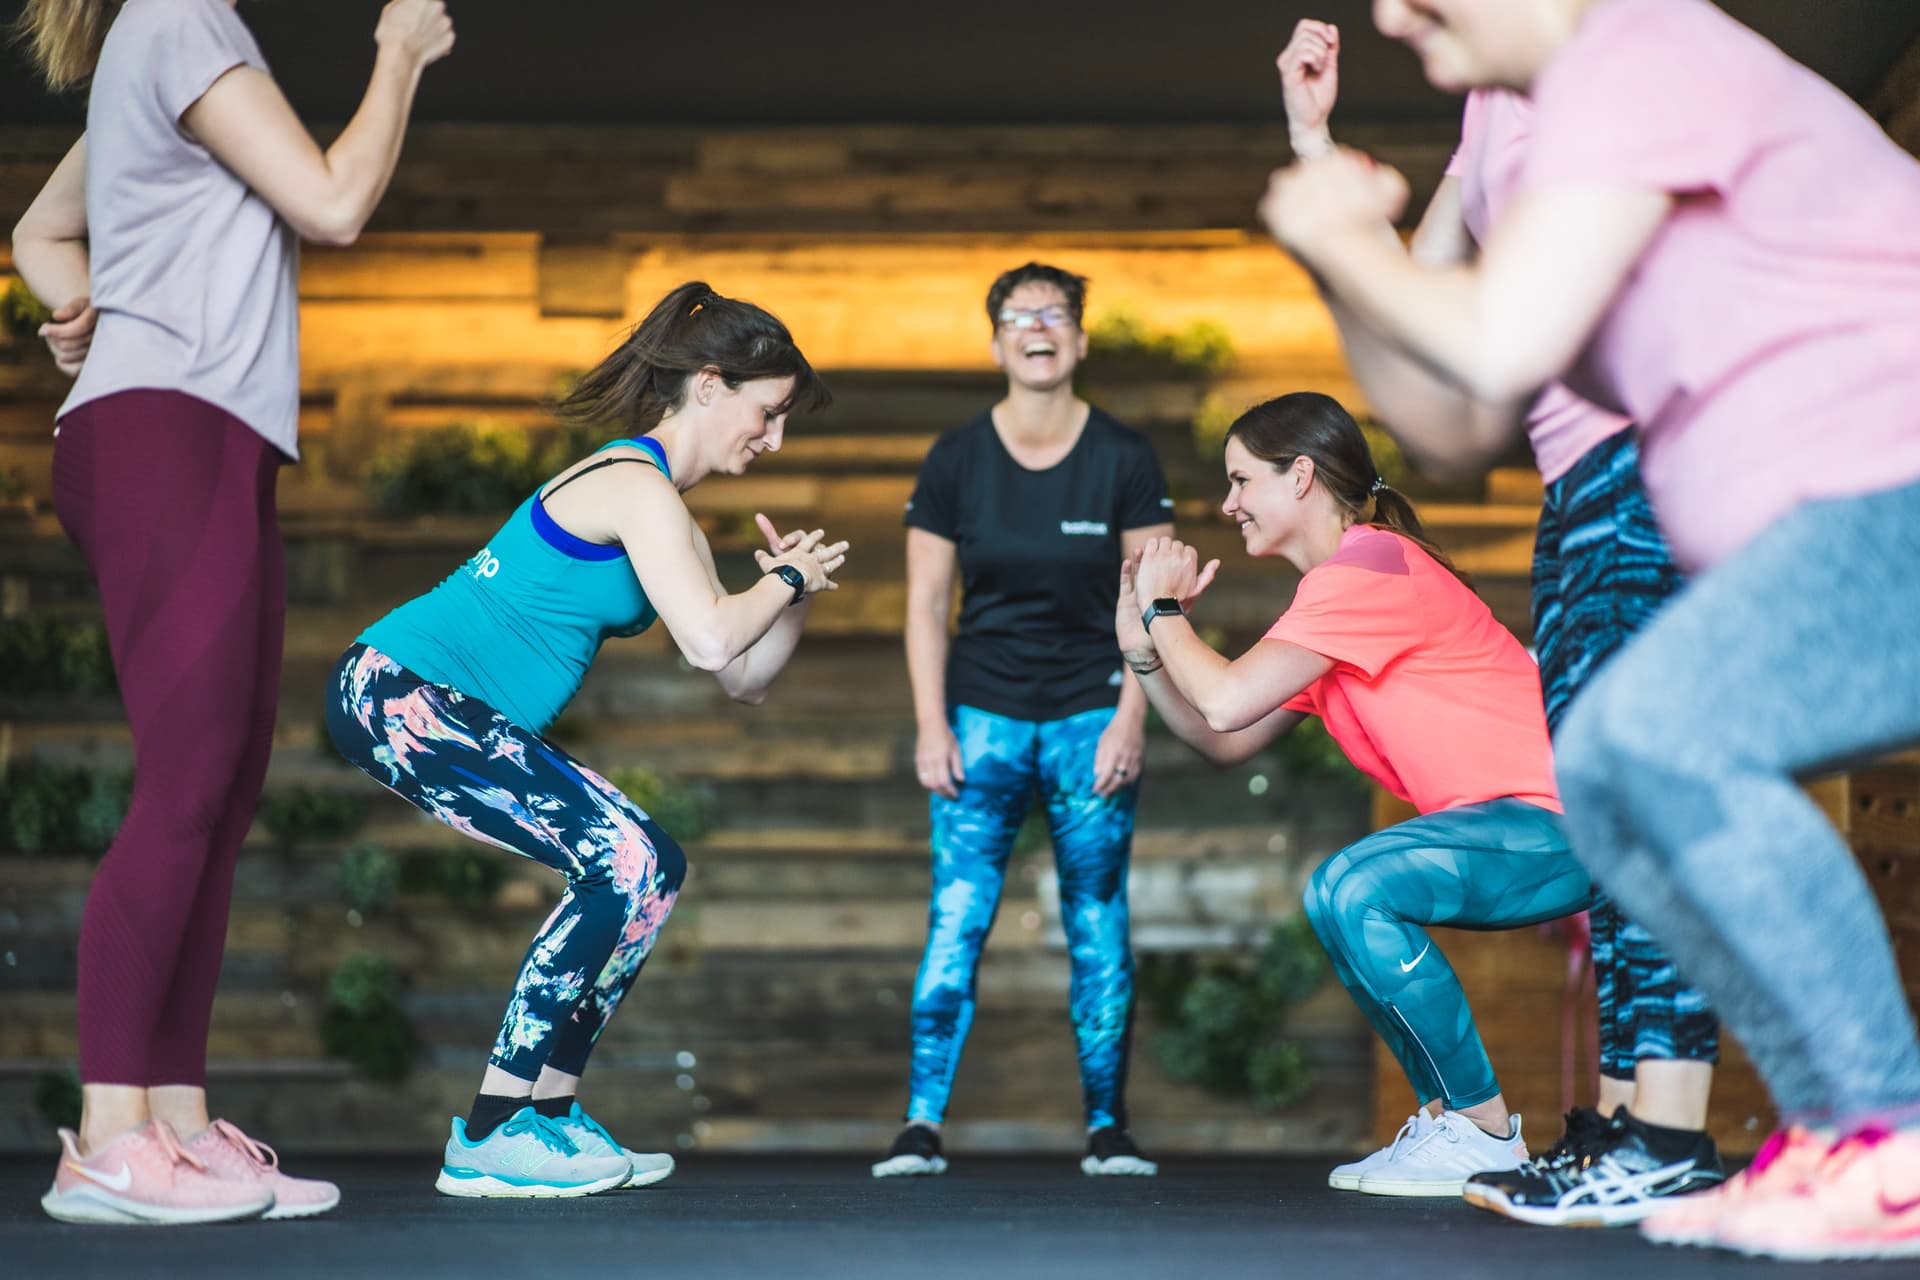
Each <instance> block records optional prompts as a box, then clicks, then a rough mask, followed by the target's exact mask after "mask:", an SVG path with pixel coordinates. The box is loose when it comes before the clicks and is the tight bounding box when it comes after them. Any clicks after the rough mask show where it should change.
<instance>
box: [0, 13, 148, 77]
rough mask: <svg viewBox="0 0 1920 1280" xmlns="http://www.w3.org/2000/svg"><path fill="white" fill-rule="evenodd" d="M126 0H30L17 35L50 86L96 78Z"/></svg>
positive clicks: (21, 15)
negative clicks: (102, 51)
mask: <svg viewBox="0 0 1920 1280" xmlns="http://www.w3.org/2000/svg"><path fill="white" fill-rule="evenodd" d="M123 2H124V0H27V3H26V7H25V8H24V9H23V10H21V13H20V17H19V20H18V21H16V22H15V23H14V27H13V34H14V38H15V39H16V40H18V41H20V42H21V43H22V44H24V45H26V46H27V52H28V55H29V56H30V57H31V58H32V59H33V62H34V65H35V66H37V67H39V68H40V75H41V77H42V78H43V79H45V80H46V82H47V88H49V89H51V90H53V91H54V92H55V93H63V92H65V91H66V90H68V89H74V88H78V87H79V86H80V85H83V84H85V83H86V82H87V81H88V80H90V79H92V78H93V69H94V67H95V66H97V65H99V62H100V46H101V45H103V44H105V43H106V39H107V28H108V27H110V26H112V25H113V20H114V18H115V17H116V16H118V15H119V13H120V6H121V4H122V3H123Z"/></svg>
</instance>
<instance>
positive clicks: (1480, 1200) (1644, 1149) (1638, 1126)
mask: <svg viewBox="0 0 1920 1280" xmlns="http://www.w3.org/2000/svg"><path fill="white" fill-rule="evenodd" d="M1573 1122H1574V1114H1573V1113H1569V1115H1568V1117H1567V1128H1568V1134H1569V1138H1571V1137H1572V1136H1573V1127H1574V1123H1573ZM1561 1145H1562V1146H1566V1147H1568V1150H1566V1151H1561V1150H1560V1147H1559V1146H1556V1147H1555V1148H1554V1151H1553V1152H1549V1153H1548V1155H1549V1156H1552V1155H1555V1154H1556V1153H1557V1154H1558V1158H1557V1160H1556V1161H1555V1163H1553V1164H1551V1165H1549V1164H1548V1163H1547V1160H1546V1158H1545V1157H1543V1158H1542V1159H1541V1160H1539V1161H1536V1162H1534V1163H1532V1164H1528V1165H1523V1166H1521V1167H1520V1168H1518V1169H1515V1170H1513V1171H1512V1172H1509V1173H1483V1174H1477V1175H1475V1176H1474V1177H1472V1178H1469V1179H1468V1180H1467V1184H1466V1187H1465V1188H1464V1190H1463V1191H1462V1193H1461V1194H1462V1195H1464V1196H1465V1197H1466V1200H1467V1203H1469V1204H1474V1205H1478V1206H1479V1207H1480V1208H1482V1209H1488V1210H1491V1211H1492V1212H1494V1213H1497V1214H1500V1215H1501V1216H1503V1217H1507V1218H1512V1219H1514V1220H1515V1221H1518V1222H1530V1223H1533V1224H1535V1225H1536V1226H1543V1227H1617V1226H1625V1225H1627V1224H1628V1223H1634V1222H1638V1221H1640V1219H1642V1218H1644V1217H1646V1216H1647V1215H1648V1214H1650V1213H1652V1212H1654V1211H1655V1210H1656V1209H1659V1208H1661V1207H1663V1206H1664V1205H1665V1204H1667V1203H1669V1202H1670V1201H1671V1200H1672V1198H1673V1197H1675V1196H1684V1195H1691V1194H1692V1193H1694V1192H1696V1191H1705V1190H1708V1189H1709V1188H1711V1187H1716V1186H1718V1185H1720V1184H1721V1183H1722V1182H1724V1181H1726V1177H1727V1175H1726V1170H1724V1169H1723V1168H1721V1166H1720V1153H1719V1151H1717V1150H1716V1149H1715V1148H1714V1145H1713V1139H1711V1138H1709V1137H1708V1136H1707V1135H1706V1134H1705V1133H1698V1132H1694V1131H1691V1130H1677V1129H1661V1128H1657V1127H1655V1126H1652V1125H1648V1124H1645V1123H1643V1122H1642V1121H1640V1120H1638V1119H1636V1118H1635V1117H1634V1116H1633V1115H1632V1114H1631V1113H1630V1112H1628V1111H1627V1110H1626V1109H1625V1108H1622V1109H1621V1110H1620V1111H1618V1112H1617V1113H1615V1115H1614V1117H1613V1120H1612V1121H1611V1122H1609V1123H1608V1124H1607V1127H1606V1129H1605V1131H1604V1132H1603V1133H1602V1134H1600V1135H1599V1136H1598V1138H1597V1139H1596V1138H1594V1137H1592V1136H1591V1135H1589V1134H1586V1133H1583V1134H1582V1135H1581V1140H1580V1142H1578V1143H1577V1144H1575V1143H1570V1142H1568V1141H1567V1140H1565V1139H1563V1140H1562V1144H1561ZM1576 1148H1577V1149H1576Z"/></svg>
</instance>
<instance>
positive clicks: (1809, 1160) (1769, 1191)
mask: <svg viewBox="0 0 1920 1280" xmlns="http://www.w3.org/2000/svg"><path fill="white" fill-rule="evenodd" d="M1831 1145H1832V1139H1831V1138H1830V1137H1824V1136H1822V1135H1820V1134H1818V1133H1815V1132H1814V1131H1813V1130H1811V1129H1806V1128H1803V1127H1801V1126H1800V1125H1793V1126H1791V1127H1790V1128H1786V1129H1781V1130H1778V1131H1776V1132H1775V1133H1774V1135H1773V1136H1772V1137H1770V1138H1768V1139H1767V1140H1766V1142H1765V1144H1763V1145H1762V1146H1761V1148H1760V1151H1759V1153H1758V1154H1757V1155H1755V1156H1754V1157H1753V1163H1752V1164H1750V1165H1748V1166H1747V1167H1746V1168H1745V1169H1743V1170H1742V1171H1740V1172H1739V1173H1737V1174H1735V1175H1734V1176H1733V1177H1731V1178H1728V1179H1727V1180H1726V1181H1725V1182H1723V1183H1721V1184H1720V1185H1719V1186H1717V1187H1715V1188H1714V1189H1713V1190H1711V1191H1702V1192H1701V1193H1699V1194H1698V1195H1691V1196H1682V1197H1680V1198H1679V1199H1677V1200H1675V1201H1674V1202H1673V1204H1672V1205H1671V1206H1670V1207H1668V1208H1664V1209H1662V1210H1660V1211H1659V1212H1658V1213H1655V1214H1652V1215H1650V1216H1648V1217H1647V1218H1646V1219H1645V1220H1643V1221H1642V1222H1641V1223H1640V1234H1641V1235H1642V1236H1644V1237H1645V1238H1646V1239H1648V1240H1650V1241H1652V1242H1653V1243H1654V1244H1678V1245H1711V1244H1713V1243H1714V1242H1715V1237H1716V1236H1717V1235H1718V1233H1719V1228H1720V1220H1721V1218H1722V1217H1724V1216H1725V1215H1727V1214H1731V1213H1736V1212H1738V1211H1740V1210H1741V1209H1743V1208H1745V1207H1746V1206H1747V1205H1750V1204H1753V1203H1755V1202H1756V1201H1759V1200H1769V1199H1770V1198H1771V1197H1774V1196H1779V1195H1788V1194H1791V1193H1792V1192H1794V1191H1797V1190H1799V1188H1800V1187H1801V1186H1803V1185H1804V1184H1805V1183H1806V1180H1807V1178H1808V1177H1809V1176H1810V1175H1811V1174H1812V1173H1813V1171H1814V1169H1815V1168H1817V1167H1818V1166H1819V1164H1820V1162H1821V1160H1823V1159H1825V1158H1826V1154H1827V1151H1828V1149H1829V1147H1830V1146H1831Z"/></svg>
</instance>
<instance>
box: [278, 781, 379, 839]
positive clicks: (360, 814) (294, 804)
mask: <svg viewBox="0 0 1920 1280" xmlns="http://www.w3.org/2000/svg"><path fill="white" fill-rule="evenodd" d="M366 820H367V801H366V797H365V796H362V795H360V794H358V793H357V792H344V791H311V790H308V789H307V788H305V787H296V788H294V789H293V790H291V791H280V792H275V793H274V794H273V795H270V796H268V797H267V798H266V799H264V800H262V801H261V802H260V823H261V825H262V826H264V827H266V829H267V831H268V833H269V834H271V835H272V836H273V838H274V839H275V840H278V841H279V842H280V843H281V844H286V845H290V844H301V843H306V842H312V841H327V840H340V839H344V838H345V837H347V836H350V835H352V834H353V833H354V832H356V831H358V830H359V829H360V824H361V823H363V822H365V821H366Z"/></svg>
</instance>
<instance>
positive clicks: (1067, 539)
mask: <svg viewBox="0 0 1920 1280" xmlns="http://www.w3.org/2000/svg"><path fill="white" fill-rule="evenodd" d="M1085 298H1086V281H1085V280H1083V279H1082V278H1081V277H1079V276H1076V275H1072V274H1070V273H1068V272H1065V271H1061V270H1059V269H1058V268H1055V267H1047V266H1042V265H1040V264H1038V263H1028V264H1027V265H1026V266H1023V267H1019V268H1016V269H1015V270H1013V271H1009V272H1007V273H1006V274H1005V275H1002V276H1001V277H1000V278H999V279H998V280H996V281H994V283H993V287H992V289H990V290H989V291H988V293H987V315H988V317H989V319H990V320H991V321H992V323H993V358H994V362H995V363H996V364H998V365H999V366H1000V367H1001V368H1002V369H1004V370H1006V374H1007V394H1006V396H1005V398H1003V399H1002V400H1001V401H1000V402H999V403H998V404H996V405H994V406H993V408H992V409H991V410H989V411H987V412H985V413H982V414H981V415H980V416H979V417H977V418H974V419H973V420H972V421H970V422H967V423H965V424H964V425H962V426H959V427H956V428H954V429H953V430H951V431H949V432H947V433H946V434H945V435H943V436H941V437H940V439H939V441H938V442H937V443H935V445H934V446H933V449H932V450H931V451H930V452H929V453H928V454H927V459H926V462H925V463H924V464H923V465H922V467H921V470H920V479H919V483H918V484H917V485H916V486H915V489H914V493H913V499H912V501H911V502H909V503H908V504H907V517H906V523H907V619H906V638H907V668H908V672H909V674H910V675H911V677H912V682H913V702H914V715H915V718H916V719H917V720H918V722H919V741H918V744H917V746H916V747H915V750H914V765H915V768H916V770H917V772H918V774H919V779H920V784H921V785H922V786H924V787H926V788H927V790H928V791H929V792H931V793H932V794H931V796H930V806H931V817H932V826H933V900H932V904H931V906H930V909H929V912H928V937H927V949H926V955H925V957H924V959H923V960H922V962H921V966H920V975H919V978H918V980H917V981H916V982H915V984H914V993H913V1065H912V1072H911V1084H910V1093H911V1096H910V1099H909V1101H908V1105H907V1115H906V1119H907V1126H906V1128H905V1129H903V1130H902V1131H901V1134H900V1136H899V1137H898V1138H897V1139H896V1140H895V1141H894V1144H893V1148H892V1149H891V1150H890V1151H889V1152H888V1153H887V1157H886V1159H884V1160H882V1161H881V1162H880V1163H878V1164H876V1165H875V1166H874V1167H873V1172H874V1176H876V1177H889V1176H895V1175H901V1174H930V1173H939V1172H941V1171H943V1170H944V1169H945V1168H946V1160H945V1159H944V1158H943V1157H942V1155H941V1150H940V1135H939V1130H940V1123H941V1121H942V1119H943V1118H944V1116H945V1113H946V1106H947V1095H948V1092H949V1090H950V1089H951V1087H952V1084H953V1077H954V1071H955V1068H956V1067H957V1066H958V1064H959V1060H960V1049H961V1045H962V1044H963V1043H964V1041H965V1039H966V1035H967V1029H968V1027H969V1025H970V1024H971V1023H972V1021H973V1009H974V986H975V976H976V974H977V972H978V969H979V965H980V952H981V949H982V948H983V947H984V946H985V945H986V940H987V933H988V930H989V929H991V927H992V925H993V917H994V912H995V909H996V908H997V907H998V906H999V902H1000V893H1001V889H1002V887H1003V885H1004V883H1005V878H1006V869H1007V859H1008V855H1009V853H1010V852H1011V851H1012V848H1013V840H1014V835H1015V833H1016V832H1017V831H1018V830H1019V829H1020V824H1021V821H1022V820H1023V819H1024V818H1025V817H1026V814H1027V811H1028V809H1030V808H1031V807H1032V805H1033V800H1034V796H1035V793H1036V792H1037V793H1038V794H1039V796H1040V798H1041V799H1042V800H1043V801H1044V802H1045V806H1046V815H1047V826H1048V829H1049V831H1050V832H1051V834H1052V837H1053V851H1054V863H1055V866H1056V867H1057V868H1058V871H1059V880H1060V916H1061V920H1062V922H1063V924H1064V925H1065V927H1066V932H1067V942H1068V951H1069V955H1070V957H1071V962H1072V972H1073V977H1072V991H1071V997H1070V1010H1071V1014H1072V1018H1073V1027H1074V1035H1075V1038H1076V1040H1077V1041H1078V1047H1079V1060H1080V1075H1081V1087H1082V1092H1083V1095H1084V1101H1085V1107H1086V1117H1087V1132H1088V1141H1087V1156H1086V1158H1085V1159H1084V1160H1083V1161H1082V1162H1081V1168H1082V1169H1083V1170H1085V1171H1086V1172H1087V1173H1089V1174H1152V1173H1155V1172H1157V1167H1156V1166H1155V1165H1154V1164H1153V1163H1152V1162H1151V1161H1149V1160H1147V1159H1146V1158H1145V1157H1144V1156H1142V1155H1141V1153H1140V1150H1139V1148H1137V1147H1136V1146H1134V1144H1133V1140H1132V1139H1131V1138H1130V1137H1129V1136H1128V1134H1127V1129H1126V1107H1125V1100H1124V1096H1123V1095H1124V1093H1125V1089H1126V1076H1127V1047H1128V1045H1127V1042H1128V1038H1129V1035H1130V1034H1131V1029H1132V1022H1133V953H1132V947H1131V944H1130V942H1129V939H1128V932H1127V862H1128V854H1129V852H1130V850H1131V848H1132V842H1133V807H1134V800H1135V797H1136V795H1137V791H1138V784H1139V776H1140V759H1141V754H1142V745H1143V734H1144V723H1145V717H1146V699H1145V696H1144V695H1143V694H1142V693H1141V690H1140V686H1139V685H1138V684H1137V683H1136V682H1135V681H1134V679H1133V678H1132V677H1131V676H1130V675H1128V674H1126V672H1125V671H1124V670H1123V669H1122V664H1121V661H1120V653H1119V649H1118V648H1117V646H1116V644H1115V641H1114V634H1113V599H1112V596H1113V592H1112V587H1111V585H1110V584H1111V582H1112V580H1113V577H1114V574H1115V573H1116V572H1117V571H1118V566H1119V565H1120V563H1121V561H1122V560H1123V559H1125V558H1126V557H1127V556H1129V555H1131V554H1133V553H1134V552H1135V551H1136V550H1137V549H1138V548H1139V547H1141V546H1144V545H1145V544H1146V542H1147V541H1148V540H1149V539H1151V538H1153V537H1156V536H1160V535H1164V534H1167V533H1169V532H1170V531H1171V530H1172V528H1173V526H1172V523H1171V514H1172V505H1173V504H1172V503H1171V501H1170V500H1169V499H1168V497H1167V486H1166V480H1165V478H1164V477H1163V476H1162V475H1161V472H1160V464H1159V462H1158V460H1157V459H1156V458H1155V457H1154V454H1153V448H1152V446H1151V445H1149V444H1148V443H1147V441H1146V440H1145V439H1144V438H1143V437H1142V436H1140V435H1139V434H1137V433H1136V432H1134V431H1132V430H1130V429H1129V428H1127V427H1124V426H1122V425H1121V424H1120V423H1118V422H1116V421H1114V420H1113V419H1112V418H1110V417H1108V416H1107V415H1106V414H1104V413H1102V412H1100V411H1099V410H1098V409H1095V408H1093V407H1092V406H1090V405H1088V404H1087V403H1086V402H1085V401H1084V400H1081V399H1080V398H1079V397H1078V396H1076V395H1075V394H1074V391H1073V373H1074V369H1075V367H1076V366H1077V365H1078V364H1079V362H1080V360H1081V359H1082V358H1083V357H1085V355H1086V353H1087V335H1086V333H1085V331H1084V330H1082V329H1081V327H1080V317H1081V312H1082V308H1083V306H1084V304H1085ZM956 573H957V575H958V577H959V579H960V585H961V611H960V626H959V633H958V635H956V636H954V637H952V639H951V641H950V640H949V637H948V633H947V620H948V616H949V613H950V609H951V605H952V601H953V585H954V579H955V576H956Z"/></svg>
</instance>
